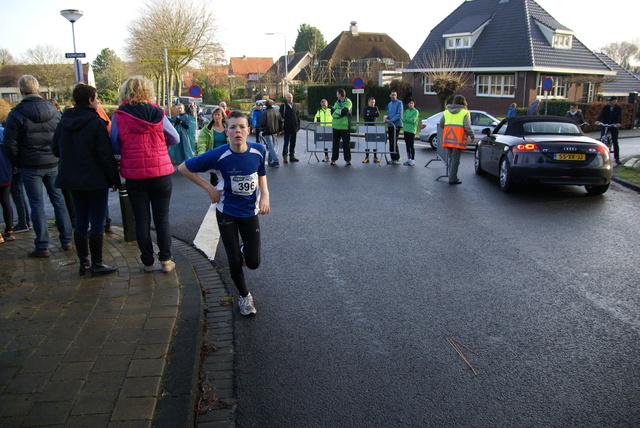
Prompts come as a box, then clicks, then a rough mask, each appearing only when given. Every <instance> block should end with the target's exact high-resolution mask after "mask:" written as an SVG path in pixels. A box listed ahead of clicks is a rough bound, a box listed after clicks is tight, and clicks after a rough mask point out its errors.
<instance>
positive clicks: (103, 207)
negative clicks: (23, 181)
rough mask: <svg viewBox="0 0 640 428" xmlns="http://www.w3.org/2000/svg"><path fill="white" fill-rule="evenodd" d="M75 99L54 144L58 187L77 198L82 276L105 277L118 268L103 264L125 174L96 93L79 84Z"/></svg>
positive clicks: (64, 117) (75, 239) (61, 123)
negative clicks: (109, 215) (111, 208)
mask: <svg viewBox="0 0 640 428" xmlns="http://www.w3.org/2000/svg"><path fill="white" fill-rule="evenodd" d="M73 100H74V102H75V104H76V107H74V108H72V109H68V110H66V111H65V112H64V113H63V115H62V118H61V119H60V123H59V124H58V127H57V128H56V132H55V134H54V136H53V141H52V142H51V148H52V150H53V154H54V155H56V156H57V157H59V158H60V162H59V164H58V177H57V178H56V187H59V188H61V189H65V190H70V191H71V196H72V198H73V205H74V207H75V212H76V215H75V225H74V241H75V244H76V251H77V252H78V258H79V259H80V275H84V274H85V273H86V272H87V271H88V270H89V269H91V273H92V274H93V275H102V274H106V273H112V272H115V271H116V269H117V268H116V267H115V266H108V265H105V264H104V263H103V262H102V243H103V237H104V218H105V214H106V211H107V204H108V202H109V188H112V189H113V190H115V188H116V187H117V186H120V174H119V173H118V166H117V163H116V160H115V158H114V157H113V151H112V149H111V141H110V139H109V134H108V132H107V126H106V123H105V121H104V120H102V119H101V118H100V117H99V116H98V114H97V113H96V109H97V108H98V97H97V93H96V89H95V88H94V87H92V86H89V85H85V84H78V85H76V87H75V88H74V89H73ZM89 225H91V229H89ZM87 241H88V242H87ZM89 249H90V250H91V263H89Z"/></svg>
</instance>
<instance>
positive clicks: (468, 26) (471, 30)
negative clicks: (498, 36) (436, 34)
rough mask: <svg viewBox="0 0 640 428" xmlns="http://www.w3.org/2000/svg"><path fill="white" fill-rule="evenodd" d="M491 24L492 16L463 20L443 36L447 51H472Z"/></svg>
mask: <svg viewBox="0 0 640 428" xmlns="http://www.w3.org/2000/svg"><path fill="white" fill-rule="evenodd" d="M489 22H491V16H474V17H472V18H467V19H463V20H462V21H460V22H458V23H457V24H455V25H454V26H453V27H451V28H450V29H449V31H445V32H444V34H443V35H442V38H443V39H444V45H445V47H446V48H447V49H471V48H472V47H473V45H474V43H475V42H476V41H477V40H478V37H480V34H481V33H482V30H483V29H484V27H486V26H487V25H488V24H489Z"/></svg>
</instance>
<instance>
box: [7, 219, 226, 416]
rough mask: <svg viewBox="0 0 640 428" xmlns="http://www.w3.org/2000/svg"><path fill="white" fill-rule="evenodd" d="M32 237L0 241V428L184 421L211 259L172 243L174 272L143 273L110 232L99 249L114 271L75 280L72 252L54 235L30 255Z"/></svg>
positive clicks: (133, 251)
mask: <svg viewBox="0 0 640 428" xmlns="http://www.w3.org/2000/svg"><path fill="white" fill-rule="evenodd" d="M50 232H52V233H51V236H52V237H54V236H56V237H57V233H55V232H56V231H54V230H51V231H50ZM33 238H34V234H33V233H32V232H27V233H20V234H17V235H16V240H15V241H12V242H5V243H4V244H0V426H3V427H13V426H91V427H107V426H108V427H117V426H127V427H129V426H136V427H138V426H140V427H150V426H152V425H153V426H161V425H164V426H187V425H193V419H194V407H195V399H196V388H197V381H198V376H199V364H200V358H199V357H200V355H199V354H200V347H201V343H202V323H203V309H202V297H201V284H200V281H201V280H200V279H199V276H206V275H210V274H211V272H213V273H215V275H217V272H215V270H214V269H213V267H212V266H211V263H210V262H209V261H208V260H207V259H206V258H205V257H203V256H202V255H201V254H200V253H198V252H197V251H196V250H193V249H192V248H191V247H189V246H188V245H186V244H184V243H182V242H180V241H177V240H175V239H174V246H173V248H174V258H175V260H176V270H175V271H174V272H172V273H170V274H164V273H163V272H162V271H161V270H160V267H159V265H157V270H156V272H154V273H152V274H145V273H144V272H142V270H141V268H140V260H139V256H138V255H139V250H138V248H137V245H136V244H135V242H133V243H131V242H129V243H127V242H124V238H123V233H122V230H121V229H120V228H115V233H113V234H110V235H107V236H106V238H105V244H104V253H105V262H106V263H107V264H115V265H117V266H118V272H117V273H116V274H112V275H106V276H99V277H95V278H93V277H91V275H85V276H83V277H81V276H79V275H78V263H77V259H76V254H75V251H71V252H63V251H62V250H61V249H60V246H59V243H58V242H55V239H52V243H54V245H52V246H51V247H50V250H51V252H52V257H51V258H48V259H33V258H29V257H27V253H28V252H29V251H31V250H32V249H33ZM56 239H57V238H56ZM68 263H71V264H68ZM198 271H199V272H198ZM203 280H204V278H203ZM215 285H216V284H214V286H215ZM214 288H215V287H214ZM217 288H218V293H225V292H224V285H223V284H222V282H221V281H219V283H218V284H217ZM221 290H222V291H221ZM225 309H226V310H227V312H228V315H229V318H230V317H231V308H223V310H225ZM231 327H232V326H231ZM223 332H224V333H225V336H224V340H228V337H229V336H228V331H223ZM178 344H179V348H178V347H177V345H178ZM176 348H178V349H176ZM229 368H230V370H229ZM232 368H233V366H232V364H231V366H227V367H226V368H225V369H227V370H229V372H232ZM225 376H226V377H228V376H229V375H228V373H227V374H226V375H225ZM225 376H222V377H223V378H224V377H225ZM226 385H227V383H225V386H226ZM225 392H227V391H225ZM230 394H231V395H230V397H232V396H233V391H232V390H231V392H230ZM229 401H231V399H229ZM176 407H177V408H176ZM228 412H229V411H227V413H228ZM228 417H229V415H228V414H227V415H224V417H223V415H219V418H220V419H227V418H228Z"/></svg>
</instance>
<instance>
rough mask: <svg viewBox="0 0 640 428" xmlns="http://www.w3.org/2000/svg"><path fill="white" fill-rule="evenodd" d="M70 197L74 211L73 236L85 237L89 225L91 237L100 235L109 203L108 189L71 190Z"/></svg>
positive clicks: (102, 231)
mask: <svg viewBox="0 0 640 428" xmlns="http://www.w3.org/2000/svg"><path fill="white" fill-rule="evenodd" d="M71 197H72V198H73V207H74V209H75V211H76V223H75V227H74V232H75V234H76V235H77V236H82V235H86V234H87V231H88V230H89V224H91V235H102V234H103V233H104V218H105V216H106V213H107V204H108V202H109V189H101V190H72V191H71Z"/></svg>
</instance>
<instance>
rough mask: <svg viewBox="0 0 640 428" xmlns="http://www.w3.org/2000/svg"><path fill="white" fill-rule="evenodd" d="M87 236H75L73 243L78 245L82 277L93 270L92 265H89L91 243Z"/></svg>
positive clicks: (77, 251)
mask: <svg viewBox="0 0 640 428" xmlns="http://www.w3.org/2000/svg"><path fill="white" fill-rule="evenodd" d="M87 239H88V237H87V235H76V234H75V233H74V234H73V241H74V242H75V244H76V253H78V259H80V275H84V274H85V273H87V271H88V270H89V269H91V263H89V241H87Z"/></svg>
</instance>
